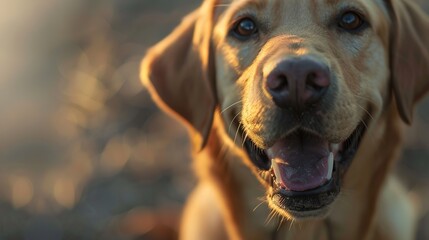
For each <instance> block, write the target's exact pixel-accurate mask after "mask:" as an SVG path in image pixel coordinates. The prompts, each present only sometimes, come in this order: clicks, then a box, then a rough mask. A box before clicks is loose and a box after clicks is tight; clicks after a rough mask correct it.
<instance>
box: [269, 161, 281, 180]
mask: <svg viewBox="0 0 429 240" xmlns="http://www.w3.org/2000/svg"><path fill="white" fill-rule="evenodd" d="M271 166H272V168H273V172H274V177H275V178H279V177H280V176H281V175H280V169H279V166H278V164H277V163H276V162H275V160H274V159H272V160H271Z"/></svg>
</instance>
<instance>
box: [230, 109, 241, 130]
mask: <svg viewBox="0 0 429 240" xmlns="http://www.w3.org/2000/svg"><path fill="white" fill-rule="evenodd" d="M240 114H241V111H240V112H238V113H237V115H235V116H234V118H233V119H232V120H231V122H230V123H229V127H228V134H229V133H230V131H231V126H232V124H233V123H234V120H235V119H236V118H237V117H238V116H239V115H240Z"/></svg>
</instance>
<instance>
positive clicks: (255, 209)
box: [252, 202, 264, 212]
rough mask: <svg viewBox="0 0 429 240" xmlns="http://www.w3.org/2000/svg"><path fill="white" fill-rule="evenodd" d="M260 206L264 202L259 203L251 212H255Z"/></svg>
mask: <svg viewBox="0 0 429 240" xmlns="http://www.w3.org/2000/svg"><path fill="white" fill-rule="evenodd" d="M262 204H264V202H260V203H259V204H258V205H256V207H255V208H254V209H253V211H252V212H254V211H256V209H258V208H259V207H260V206H261V205H262Z"/></svg>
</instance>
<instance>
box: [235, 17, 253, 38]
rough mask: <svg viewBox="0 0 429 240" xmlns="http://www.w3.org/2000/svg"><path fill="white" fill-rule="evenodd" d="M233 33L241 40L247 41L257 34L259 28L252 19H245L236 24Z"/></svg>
mask: <svg viewBox="0 0 429 240" xmlns="http://www.w3.org/2000/svg"><path fill="white" fill-rule="evenodd" d="M232 32H233V34H234V35H235V37H237V38H239V39H240V40H246V39H248V38H250V37H252V36H253V35H254V34H255V33H257V32H258V28H257V26H256V23H255V22H254V21H253V20H252V19H250V18H243V19H241V20H240V21H238V22H237V23H236V24H235V26H234V28H233V31H232Z"/></svg>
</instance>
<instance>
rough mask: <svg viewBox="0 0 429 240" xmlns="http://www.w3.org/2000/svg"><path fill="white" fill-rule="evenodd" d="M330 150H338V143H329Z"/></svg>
mask: <svg viewBox="0 0 429 240" xmlns="http://www.w3.org/2000/svg"><path fill="white" fill-rule="evenodd" d="M330 148H331V151H332V152H338V150H340V144H338V143H332V144H331V145H330Z"/></svg>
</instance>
